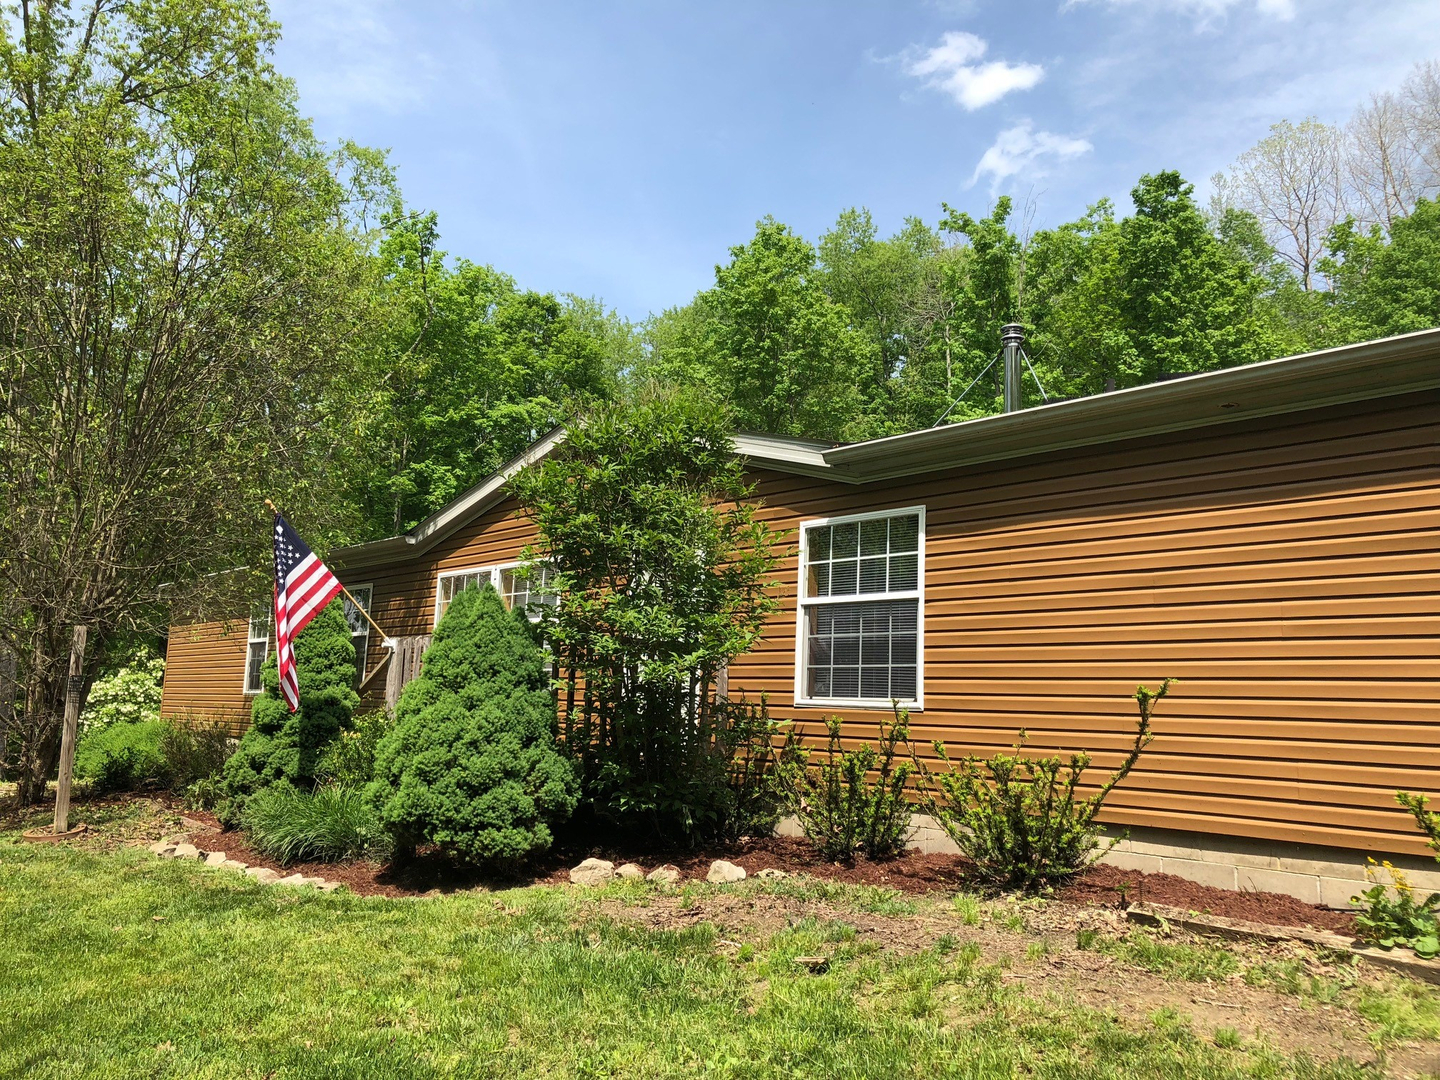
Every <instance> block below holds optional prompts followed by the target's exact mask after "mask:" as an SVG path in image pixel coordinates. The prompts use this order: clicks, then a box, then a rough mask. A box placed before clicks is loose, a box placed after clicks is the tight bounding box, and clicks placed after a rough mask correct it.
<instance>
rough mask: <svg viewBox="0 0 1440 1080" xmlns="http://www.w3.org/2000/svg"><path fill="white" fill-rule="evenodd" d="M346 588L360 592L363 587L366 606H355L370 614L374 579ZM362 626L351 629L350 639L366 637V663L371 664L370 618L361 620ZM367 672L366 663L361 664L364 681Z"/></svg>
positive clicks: (361, 675)
mask: <svg viewBox="0 0 1440 1080" xmlns="http://www.w3.org/2000/svg"><path fill="white" fill-rule="evenodd" d="M346 588H348V589H349V590H350V592H351V593H352V594H358V593H359V592H360V591H361V590H362V589H363V590H364V591H365V606H364V607H360V605H359V604H356V605H355V606H356V607H359V608H360V610H361V611H363V612H365V614H366V615H369V614H370V609H371V608H372V607H374V606H375V583H374V582H373V581H365V582H361V583H360V584H359V585H348V586H346ZM360 627H361V628H360V629H359V630H351V631H350V640H351V642H352V643H353V642H354V640H355V639H356V638H358V637H363V638H364V639H365V663H366V664H369V662H370V620H369V619H361V620H360ZM365 674H366V672H365V667H364V665H361V666H360V681H362V682H363V681H364V680H365Z"/></svg>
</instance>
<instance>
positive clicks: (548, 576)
mask: <svg viewBox="0 0 1440 1080" xmlns="http://www.w3.org/2000/svg"><path fill="white" fill-rule="evenodd" d="M497 569H498V574H499V579H500V583H499V585H498V586H497V588H498V589H499V590H500V599H501V600H504V601H505V606H506V607H507V608H510V609H511V610H512V611H513V610H514V609H515V608H517V607H518V608H519V609H520V610H522V611H524V612H525V613H526V615H528V616H529V617H530V618H531V619H532V620H534V619H538V618H539V617H540V612H539V611H538V610H537V609H538V608H540V607H554V606H555V605H556V604H558V603H560V598H559V597H558V596H556V595H555V594H554V593H553V592H551V591H550V590H549V585H550V582H551V581H552V580H553V579H554V577H555V571H554V570H552V569H551V568H550V567H548V566H541V567H538V568H536V569H533V570H530V571H529V572H528V573H526V572H525V571H524V569H523V567H521V566H520V565H519V564H518V563H517V564H515V565H513V566H501V567H498V568H497Z"/></svg>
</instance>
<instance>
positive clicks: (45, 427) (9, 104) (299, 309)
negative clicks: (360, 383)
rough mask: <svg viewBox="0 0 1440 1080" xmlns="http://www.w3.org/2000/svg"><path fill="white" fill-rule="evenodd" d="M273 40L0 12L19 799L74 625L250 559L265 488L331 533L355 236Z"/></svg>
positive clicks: (3, 570)
mask: <svg viewBox="0 0 1440 1080" xmlns="http://www.w3.org/2000/svg"><path fill="white" fill-rule="evenodd" d="M276 34H277V27H276V25H275V24H274V23H273V22H272V21H271V20H270V19H269V18H268V16H267V14H266V11H265V8H264V6H263V4H261V3H260V2H259V0H162V2H141V0H91V2H88V3H84V4H82V3H79V2H78V0H77V2H65V0H49V2H28V3H25V4H23V5H22V6H21V9H20V10H19V11H18V12H15V11H12V10H10V9H7V10H6V11H5V14H4V16H3V17H0V370H3V380H0V387H3V395H4V397H3V414H0V651H4V650H6V649H8V650H9V651H10V652H11V653H12V654H13V655H14V657H15V660H16V664H17V667H18V676H17V677H18V681H19V684H20V686H21V697H22V702H21V704H20V705H19V707H18V708H17V709H16V710H15V714H14V716H13V717H12V719H11V721H10V724H9V727H8V729H7V730H6V731H4V732H0V755H3V757H4V759H5V761H6V763H7V768H9V769H10V770H11V771H13V773H14V775H15V776H16V777H17V779H18V780H19V790H20V797H21V800H22V802H23V801H30V800H33V799H36V798H38V797H39V795H40V794H41V792H42V790H43V785H44V783H45V780H46V777H47V776H48V775H50V773H51V770H52V769H53V767H54V763H55V758H56V754H57V741H58V739H57V732H58V720H59V716H60V713H61V708H62V698H63V692H64V690H63V688H64V682H65V675H66V660H67V653H68V641H69V638H70V628H71V626H72V624H75V623H86V624H89V625H90V627H91V628H92V629H91V634H90V640H91V643H92V646H94V647H93V649H92V657H93V656H95V655H98V654H99V653H100V652H101V651H103V649H104V647H105V642H106V640H107V639H108V638H109V636H110V635H111V634H113V633H114V632H115V631H116V630H124V629H127V628H132V627H138V626H147V625H150V626H153V625H154V624H155V623H157V622H158V623H161V624H162V625H163V622H164V621H165V616H166V614H167V613H166V611H165V606H166V604H167V603H168V602H169V601H172V600H176V599H179V600H182V601H183V600H186V599H188V598H189V597H190V596H191V595H192V594H193V593H195V592H196V590H197V589H203V588H216V587H221V586H223V585H225V584H226V583H227V582H229V581H231V580H232V579H231V578H228V577H214V578H211V577H206V575H207V574H209V573H210V572H212V571H216V570H219V569H222V568H225V567H230V566H235V565H237V564H241V565H244V564H249V565H260V564H261V550H262V549H263V546H264V544H265V542H266V541H267V539H268V530H267V529H266V528H265V527H264V525H263V521H262V515H263V511H262V510H261V508H260V498H261V496H262V494H268V495H273V496H275V497H277V498H283V499H285V501H286V504H287V507H288V508H290V509H291V510H292V512H294V513H296V514H297V516H299V517H301V518H302V520H303V519H307V518H308V519H311V520H315V521H317V522H325V523H327V524H328V523H331V522H334V521H336V518H335V515H334V514H332V513H326V514H324V515H323V516H322V515H319V514H312V513H309V512H307V511H308V510H310V509H311V508H314V507H317V506H319V505H322V504H324V502H325V500H326V498H327V497H328V496H327V494H326V493H327V492H328V491H329V490H333V486H331V485H328V484H327V480H328V475H329V463H330V462H332V461H334V460H335V458H336V456H337V455H335V454H334V452H333V450H334V448H333V444H332V443H331V441H330V436H331V430H330V428H329V427H328V411H327V408H326V403H327V395H328V393H329V392H330V388H331V385H332V383H333V381H334V378H335V374H336V372H337V370H340V369H343V368H344V366H345V365H346V360H347V357H348V355H349V347H348V344H347V343H348V342H350V341H351V340H352V339H353V338H354V337H355V332H356V329H357V321H358V320H359V319H360V318H361V316H362V313H363V311H362V305H359V304H357V300H356V297H357V295H358V294H360V293H361V292H362V291H363V288H364V284H365V280H364V273H365V264H364V246H365V244H364V241H365V238H364V237H363V236H361V235H359V233H360V229H359V228H358V227H357V226H356V224H355V220H354V218H353V216H352V213H351V212H352V211H353V209H354V203H353V199H354V197H355V191H354V189H353V188H347V186H346V185H345V184H344V183H342V181H341V178H340V174H341V171H342V166H341V163H340V162H339V161H337V158H336V156H335V155H333V154H331V153H329V152H327V150H326V149H325V148H324V147H323V146H321V145H320V144H319V143H318V142H317V141H316V139H315V137H314V135H313V133H312V132H311V129H310V127H309V125H308V123H306V122H305V121H304V120H303V119H302V118H301V117H300V115H299V113H298V112H297V110H296V106H295V95H294V90H293V88H292V86H291V85H290V84H289V83H288V82H287V81H285V80H284V79H282V78H280V77H279V76H278V75H276V73H275V72H274V70H273V69H272V67H271V66H270V63H269V60H268V53H269V50H270V48H271V46H272V45H273V43H274V41H275V39H276ZM362 200H363V196H362ZM316 531H317V532H323V530H319V529H317V530H316ZM312 535H313V534H312ZM322 538H323V537H322ZM91 671H92V672H93V662H92V667H91Z"/></svg>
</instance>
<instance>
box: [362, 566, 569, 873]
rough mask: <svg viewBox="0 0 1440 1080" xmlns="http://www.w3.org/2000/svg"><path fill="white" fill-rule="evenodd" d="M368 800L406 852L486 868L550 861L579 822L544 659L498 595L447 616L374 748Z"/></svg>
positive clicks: (475, 593)
mask: <svg viewBox="0 0 1440 1080" xmlns="http://www.w3.org/2000/svg"><path fill="white" fill-rule="evenodd" d="M367 796H368V797H369V799H370V801H371V802H372V803H373V804H374V805H375V806H376V808H377V809H378V811H379V814H380V820H381V823H382V824H383V825H384V827H385V828H386V829H387V830H388V831H389V832H390V834H391V835H392V836H393V837H394V839H395V844H396V848H397V850H398V851H400V852H402V853H403V852H405V851H411V852H413V850H414V848H415V846H416V845H418V844H421V843H432V844H438V845H439V846H440V847H441V848H443V849H444V850H446V851H448V852H451V853H452V854H454V855H456V856H458V857H459V858H461V859H463V860H465V861H467V862H471V863H477V864H507V863H514V862H517V861H519V860H521V859H523V858H525V857H526V856H527V855H531V854H533V853H535V852H539V851H544V850H545V849H546V848H548V847H549V846H550V843H551V840H552V839H553V832H552V830H553V829H554V827H555V826H556V825H558V824H560V823H562V822H564V821H566V820H567V819H568V818H569V817H570V814H571V813H572V812H573V811H574V809H575V803H576V801H577V799H578V797H579V785H578V783H577V781H576V777H575V770H574V767H573V765H572V764H571V762H570V761H569V760H568V759H567V758H566V757H565V756H564V755H563V754H561V752H560V750H559V746H558V743H557V728H556V721H555V699H554V697H553V695H552V693H551V691H550V687H549V678H548V677H547V672H546V665H545V656H544V654H543V653H542V652H541V650H540V647H539V646H538V645H537V644H536V643H535V641H534V638H533V637H532V635H531V634H530V632H529V628H528V627H527V626H526V625H525V623H524V620H523V616H522V615H521V614H520V613H519V612H515V613H512V612H509V611H506V610H505V605H504V604H503V603H502V602H501V600H500V597H499V594H497V593H496V592H495V590H494V589H493V588H492V587H491V586H490V585H485V586H484V587H483V588H470V589H465V590H464V591H462V592H461V593H460V594H459V595H458V596H456V597H455V599H454V600H452V601H451V602H450V606H449V607H448V608H446V610H445V615H444V617H443V618H441V620H440V625H439V626H437V627H436V628H435V639H434V641H433V642H432V643H431V645H430V648H429V649H427V650H426V652H425V660H424V664H423V666H422V667H421V670H420V674H419V675H418V676H416V677H415V678H414V679H413V680H412V681H411V682H410V683H409V684H408V685H407V686H406V687H405V690H404V692H403V693H402V694H401V695H400V702H399V704H398V706H397V707H396V713H395V726H394V727H393V728H392V729H391V730H390V731H389V732H388V733H387V734H386V735H385V736H384V737H383V738H382V739H381V741H380V744H379V746H378V747H377V748H376V753H375V779H374V780H373V781H372V782H371V784H370V786H369V788H368V789H367Z"/></svg>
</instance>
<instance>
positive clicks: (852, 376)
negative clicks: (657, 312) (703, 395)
mask: <svg viewBox="0 0 1440 1080" xmlns="http://www.w3.org/2000/svg"><path fill="white" fill-rule="evenodd" d="M730 256H731V259H730V262H729V264H728V265H726V266H717V267H716V268H715V287H714V288H713V289H711V290H710V291H709V292H707V293H705V294H702V297H701V298H697V299H698V303H697V305H696V308H697V310H696V312H695V314H696V315H697V316H698V317H697V318H692V319H686V318H683V317H681V316H678V315H672V316H670V318H669V319H668V320H667V321H668V325H667V327H666V330H668V331H670V333H668V334H667V335H666V336H665V338H664V339H661V340H662V341H663V346H662V348H661V352H660V355H658V356H656V357H654V358H652V360H651V363H650V365H649V366H648V368H647V370H648V371H649V372H650V373H652V374H656V375H658V376H659V377H660V378H662V379H663V380H665V381H666V382H668V383H670V385H680V384H681V382H682V381H685V380H694V381H696V382H698V383H699V384H700V385H702V386H704V387H707V388H708V389H709V390H710V392H711V393H712V394H713V396H714V397H715V398H716V399H717V400H718V401H722V402H724V403H726V404H727V405H728V407H729V408H730V409H731V411H732V413H733V415H734V419H735V423H736V425H737V426H738V427H739V428H742V429H748V430H753V431H764V432H771V433H774V434H778V435H801V436H812V437H815V438H843V437H848V436H849V435H850V434H851V433H852V425H853V424H854V423H855V422H856V421H857V418H859V417H862V416H863V415H864V414H865V413H866V412H867V410H868V408H869V406H870V404H871V402H872V400H873V397H874V394H875V391H876V385H877V380H876V375H875V373H876V366H875V364H876V362H875V359H874V350H873V348H872V346H871V344H870V343H869V342H868V341H867V340H866V338H865V336H864V335H863V334H861V333H860V332H858V331H857V330H856V329H855V328H854V326H853V325H852V317H851V314H850V312H849V311H848V310H847V309H846V308H845V307H844V306H843V305H841V304H837V303H836V302H835V301H833V300H832V299H830V297H829V296H828V295H826V292H825V288H824V284H823V274H821V273H820V271H819V269H818V267H817V266H816V259H815V249H814V248H813V247H811V246H810V244H809V243H807V242H806V241H805V240H803V239H802V238H800V237H798V236H796V235H795V234H794V233H793V232H791V231H790V230H789V229H788V228H787V227H786V226H784V225H782V224H780V223H779V222H777V221H775V220H774V219H773V218H766V219H765V220H763V221H761V222H759V223H758V224H757V226H756V230H755V237H754V239H752V240H751V241H750V243H748V244H743V245H740V246H738V247H734V248H731V249H730Z"/></svg>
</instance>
